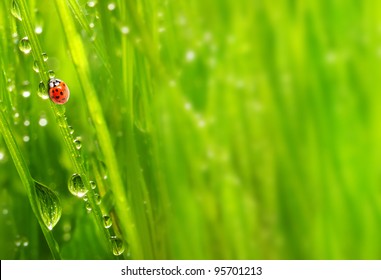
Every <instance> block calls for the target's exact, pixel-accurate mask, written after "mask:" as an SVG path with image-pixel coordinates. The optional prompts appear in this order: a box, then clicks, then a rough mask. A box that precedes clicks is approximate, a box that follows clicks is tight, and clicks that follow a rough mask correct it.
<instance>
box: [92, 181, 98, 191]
mask: <svg viewBox="0 0 381 280" xmlns="http://www.w3.org/2000/svg"><path fill="white" fill-rule="evenodd" d="M90 186H91V188H92V189H93V190H95V189H96V187H97V184H95V182H94V181H90Z"/></svg>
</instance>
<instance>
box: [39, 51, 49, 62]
mask: <svg viewBox="0 0 381 280" xmlns="http://www.w3.org/2000/svg"><path fill="white" fill-rule="evenodd" d="M41 56H42V59H43V60H44V61H48V58H49V57H48V55H47V54H46V53H42V54H41Z"/></svg>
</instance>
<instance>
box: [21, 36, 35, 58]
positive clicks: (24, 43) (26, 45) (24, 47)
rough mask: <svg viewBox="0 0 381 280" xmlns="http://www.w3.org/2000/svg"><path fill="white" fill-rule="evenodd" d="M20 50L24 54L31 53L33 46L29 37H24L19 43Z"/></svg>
mask: <svg viewBox="0 0 381 280" xmlns="http://www.w3.org/2000/svg"><path fill="white" fill-rule="evenodd" d="M19 49H20V51H22V52H23V53H24V54H29V53H30V51H31V50H32V46H31V45H30V42H29V39H28V37H24V38H22V39H21V40H20V42H19Z"/></svg>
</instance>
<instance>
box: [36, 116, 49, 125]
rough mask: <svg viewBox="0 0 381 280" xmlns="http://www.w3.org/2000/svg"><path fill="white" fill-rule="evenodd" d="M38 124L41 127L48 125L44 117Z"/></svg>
mask: <svg viewBox="0 0 381 280" xmlns="http://www.w3.org/2000/svg"><path fill="white" fill-rule="evenodd" d="M38 124H39V125H40V126H42V127H44V126H46V125H47V124H48V120H47V119H46V118H44V117H42V118H41V119H40V120H39V121H38Z"/></svg>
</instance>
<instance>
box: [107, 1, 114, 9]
mask: <svg viewBox="0 0 381 280" xmlns="http://www.w3.org/2000/svg"><path fill="white" fill-rule="evenodd" d="M107 9H108V10H109V11H113V10H115V3H113V2H111V3H109V4H108V5H107Z"/></svg>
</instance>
